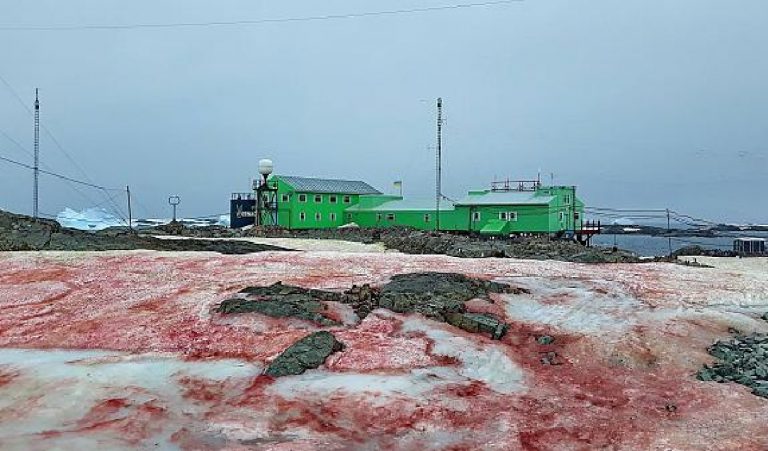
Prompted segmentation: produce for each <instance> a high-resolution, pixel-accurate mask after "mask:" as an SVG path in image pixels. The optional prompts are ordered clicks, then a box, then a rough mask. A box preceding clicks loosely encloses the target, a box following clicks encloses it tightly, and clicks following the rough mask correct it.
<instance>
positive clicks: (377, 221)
mask: <svg viewBox="0 0 768 451" xmlns="http://www.w3.org/2000/svg"><path fill="white" fill-rule="evenodd" d="M267 183H268V184H269V187H270V188H271V189H272V193H273V194H272V195H271V197H269V198H268V197H265V198H264V199H263V205H265V206H266V205H268V206H269V208H271V209H272V210H273V211H274V212H275V214H273V215H272V217H274V218H277V224H274V225H278V226H281V227H285V228H288V229H317V228H331V227H339V226H342V225H345V224H351V223H354V224H357V225H358V226H360V227H376V228H385V227H393V226H401V227H411V228H415V229H420V230H435V229H437V227H438V225H437V212H436V208H435V201H434V199H432V200H425V201H418V200H408V199H403V198H402V197H400V196H393V195H385V194H382V193H381V192H379V191H378V190H376V189H375V188H373V187H372V186H370V185H369V184H367V183H365V182H361V181H353V180H333V179H319V178H308V177H295V176H282V175H272V176H270V177H269V179H268V182H267ZM265 196H266V195H265ZM439 215H440V218H439V219H440V221H439V228H440V230H444V231H462V232H474V233H480V234H485V235H509V234H523V233H531V234H534V233H535V234H557V233H568V232H578V231H580V230H581V229H582V220H583V217H584V203H583V202H581V201H580V200H579V199H578V198H577V197H576V188H575V187H573V186H543V185H541V183H540V182H538V181H532V182H530V181H526V182H512V183H510V182H504V183H503V184H494V185H493V186H492V188H491V189H486V190H478V191H470V192H469V193H468V195H467V196H465V197H464V198H462V199H460V200H456V201H449V200H447V199H446V200H443V201H442V202H441V205H440V213H439Z"/></svg>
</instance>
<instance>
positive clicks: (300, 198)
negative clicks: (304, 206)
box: [299, 194, 307, 202]
mask: <svg viewBox="0 0 768 451" xmlns="http://www.w3.org/2000/svg"><path fill="white" fill-rule="evenodd" d="M306 201H307V195H306V194H299V202H306Z"/></svg>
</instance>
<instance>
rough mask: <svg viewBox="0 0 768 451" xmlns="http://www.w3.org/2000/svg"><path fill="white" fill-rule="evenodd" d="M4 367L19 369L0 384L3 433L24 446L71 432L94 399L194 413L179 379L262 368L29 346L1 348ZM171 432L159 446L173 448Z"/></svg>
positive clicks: (237, 375) (232, 362)
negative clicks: (115, 399)
mask: <svg viewBox="0 0 768 451" xmlns="http://www.w3.org/2000/svg"><path fill="white" fill-rule="evenodd" d="M0 368H2V369H3V370H5V371H11V372H18V373H19V375H18V377H16V378H14V379H11V381H10V383H8V384H7V385H5V386H3V387H0V411H3V412H4V414H5V415H4V416H3V418H4V420H3V421H2V422H0V437H4V438H8V439H11V440H18V441H19V443H20V444H23V443H25V440H26V438H28V437H29V436H31V435H33V434H38V433H41V432H44V431H49V430H67V429H68V428H69V427H70V426H71V425H72V424H76V422H77V421H78V420H79V419H80V418H82V417H83V416H84V415H86V413H87V412H88V411H89V409H90V408H91V407H92V406H94V405H95V404H96V403H98V402H100V401H102V400H104V399H108V398H112V397H125V398H129V399H131V400H134V401H136V402H146V401H153V400H154V401H156V402H158V403H159V404H161V405H163V406H165V407H167V408H168V410H169V411H172V412H173V411H186V412H191V411H194V410H195V409H196V407H195V406H193V405H190V404H189V403H188V401H186V400H185V399H184V398H183V397H182V394H181V392H180V388H179V386H178V385H177V384H176V383H175V381H176V379H177V378H179V377H182V376H194V377H200V378H206V379H212V380H216V381H223V380H225V379H228V378H243V379H244V380H248V379H249V378H250V377H252V376H254V375H256V374H259V373H260V372H261V370H262V368H261V367H260V366H258V365H253V364H250V363H246V362H244V361H240V360H228V359H224V360H216V361H209V362H186V361H183V360H180V359H178V358H176V356H174V355H172V354H143V355H132V354H127V353H120V352H106V351H70V350H45V351H43V350H28V349H0ZM30 400H34V402H31V401H30ZM171 433H173V430H167V431H165V432H164V433H162V434H161V436H159V437H155V438H154V439H153V440H155V441H159V442H161V443H163V444H164V445H165V446H161V448H172V445H171V442H170V434H171ZM100 438H101V439H103V438H104V437H99V436H93V437H92V438H87V437H77V440H78V441H80V440H82V441H83V444H84V446H85V448H86V449H92V448H101V447H103V446H101V445H99V446H96V445H97V444H98V443H99V439H100ZM90 440H93V441H92V442H90ZM86 444H87V445H86ZM111 445H115V443H112V444H111Z"/></svg>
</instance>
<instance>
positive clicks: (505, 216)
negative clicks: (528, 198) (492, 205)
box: [472, 211, 517, 222]
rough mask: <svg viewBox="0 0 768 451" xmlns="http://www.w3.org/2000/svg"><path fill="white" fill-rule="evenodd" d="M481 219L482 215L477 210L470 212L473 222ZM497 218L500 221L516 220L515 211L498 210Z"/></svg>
mask: <svg viewBox="0 0 768 451" xmlns="http://www.w3.org/2000/svg"><path fill="white" fill-rule="evenodd" d="M481 219H482V215H481V214H480V212H479V211H473V212H472V221H473V222H478V221H480V220H481ZM499 219H500V220H502V221H517V212H516V211H500V212H499Z"/></svg>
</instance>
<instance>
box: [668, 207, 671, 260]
mask: <svg viewBox="0 0 768 451" xmlns="http://www.w3.org/2000/svg"><path fill="white" fill-rule="evenodd" d="M670 233H671V231H670V221H669V208H667V245H668V246H669V256H670V257H671V256H672V235H670Z"/></svg>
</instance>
